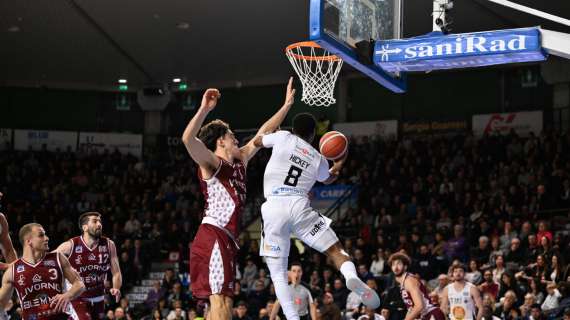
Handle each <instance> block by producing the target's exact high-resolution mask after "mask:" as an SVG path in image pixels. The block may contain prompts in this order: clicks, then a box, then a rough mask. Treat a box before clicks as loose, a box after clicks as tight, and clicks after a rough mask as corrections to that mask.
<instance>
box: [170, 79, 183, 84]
mask: <svg viewBox="0 0 570 320" xmlns="http://www.w3.org/2000/svg"><path fill="white" fill-rule="evenodd" d="M180 81H182V80H181V79H180V78H174V79H172V82H174V83H179V82H180Z"/></svg>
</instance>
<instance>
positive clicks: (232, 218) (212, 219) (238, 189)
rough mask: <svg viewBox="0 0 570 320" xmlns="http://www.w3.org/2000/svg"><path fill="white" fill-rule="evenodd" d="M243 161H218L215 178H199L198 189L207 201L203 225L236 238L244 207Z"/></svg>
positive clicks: (244, 177) (244, 173)
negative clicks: (222, 230) (222, 229)
mask: <svg viewBox="0 0 570 320" xmlns="http://www.w3.org/2000/svg"><path fill="white" fill-rule="evenodd" d="M245 171H246V170H245V166H244V164H243V162H241V161H239V160H235V161H234V163H233V164H232V163H229V162H227V161H226V160H224V159H221V158H220V165H219V166H218V168H217V169H216V172H215V173H214V176H213V177H212V178H210V179H208V180H203V179H202V174H201V171H200V169H199V168H198V177H200V187H201V189H202V193H203V194H204V199H205V200H206V207H205V208H204V218H203V220H202V223H209V224H212V225H215V226H218V227H220V228H224V229H226V230H228V231H229V232H230V233H231V234H232V236H233V237H234V238H235V239H237V237H238V235H239V227H238V226H239V218H240V216H241V212H242V211H243V207H244V205H245V196H246V186H245V183H246V172H245Z"/></svg>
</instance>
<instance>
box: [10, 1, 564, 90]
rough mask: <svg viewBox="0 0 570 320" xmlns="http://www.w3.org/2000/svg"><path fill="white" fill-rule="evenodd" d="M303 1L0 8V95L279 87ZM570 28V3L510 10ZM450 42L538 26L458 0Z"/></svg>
mask: <svg viewBox="0 0 570 320" xmlns="http://www.w3.org/2000/svg"><path fill="white" fill-rule="evenodd" d="M308 2H309V0H162V1H158V0H153V1H151V0H120V1H117V0H55V1H54V0H2V1H0V48H1V49H0V61H1V62H0V64H1V68H0V85H3V86H32V87H35V86H47V87H53V88H77V89H102V90H105V89H111V88H114V87H115V83H116V81H117V79H118V78H121V77H125V78H127V79H128V81H129V84H130V85H131V86H135V87H136V86H140V85H142V84H144V83H149V82H169V81H170V80H171V79H172V78H174V77H185V78H186V79H187V81H188V84H189V85H190V87H191V88H192V87H197V88H202V87H206V86H219V87H228V86H235V85H238V83H240V84H241V85H244V86H250V85H261V84H271V83H283V82H285V80H286V78H287V76H288V75H289V74H290V73H291V72H292V70H291V68H290V66H289V62H288V61H287V60H286V59H285V57H284V55H283V49H284V47H285V46H286V45H287V44H289V43H292V42H296V41H300V40H304V39H306V35H307V33H308V32H307V29H308ZM516 2H517V3H520V4H525V5H529V6H532V7H534V8H536V9H539V10H544V11H546V12H549V13H552V14H556V15H559V16H562V17H565V18H570V1H564V0H556V1H552V0H549V1H535V0H516ZM431 6H432V3H431V1H429V0H406V1H405V20H404V32H405V35H406V36H415V35H420V34H423V33H427V32H429V31H431V17H430V12H431ZM452 16H453V19H454V23H453V25H452V32H468V31H483V30H494V29H500V28H515V27H525V26H534V25H542V26H543V27H545V28H549V29H552V30H558V31H563V32H570V28H566V27H563V26H560V25H557V24H554V23H551V22H548V21H545V20H542V19H540V18H535V17H533V16H530V15H527V14H524V13H520V12H516V11H513V10H511V9H507V8H503V7H500V6H498V5H495V4H493V3H490V2H487V1H485V0H456V1H455V8H454V10H453V12H452Z"/></svg>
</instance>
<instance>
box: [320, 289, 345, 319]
mask: <svg viewBox="0 0 570 320" xmlns="http://www.w3.org/2000/svg"><path fill="white" fill-rule="evenodd" d="M318 308H319V312H318V320H341V312H340V308H339V307H338V306H337V305H336V303H334V298H333V295H332V294H331V293H330V292H327V293H325V294H324V296H323V303H322V305H319V306H318Z"/></svg>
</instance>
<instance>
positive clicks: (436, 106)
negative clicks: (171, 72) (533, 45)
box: [0, 66, 552, 135]
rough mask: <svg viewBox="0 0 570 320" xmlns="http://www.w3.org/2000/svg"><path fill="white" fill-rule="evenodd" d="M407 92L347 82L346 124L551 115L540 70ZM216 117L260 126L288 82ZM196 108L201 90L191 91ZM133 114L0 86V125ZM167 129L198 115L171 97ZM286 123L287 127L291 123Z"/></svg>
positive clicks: (226, 104)
mask: <svg viewBox="0 0 570 320" xmlns="http://www.w3.org/2000/svg"><path fill="white" fill-rule="evenodd" d="M408 80H409V89H408V92H407V93H405V94H394V93H392V92H390V91H388V90H386V89H385V88H383V87H381V86H380V85H378V84H377V83H375V82H373V81H371V80H368V79H353V80H350V81H349V82H348V113H347V118H348V120H349V121H369V120H383V119H398V120H416V119H466V120H468V119H469V117H470V116H471V115H473V114H482V113H490V112H502V111H505V112H509V111H520V110H537V109H542V110H549V109H550V108H551V106H552V87H551V86H549V85H547V84H545V83H544V81H543V80H542V79H541V77H540V68H539V66H523V67H517V68H491V69H478V70H468V71H460V72H459V71H454V72H432V73H427V74H417V75H412V76H409V78H408ZM296 85H297V87H298V88H297V90H298V93H297V99H296V100H297V102H296V103H295V106H294V108H293V110H292V112H291V113H290V114H291V115H294V114H296V113H298V112H312V113H313V114H315V115H316V116H320V115H326V116H327V117H328V118H329V119H331V120H332V121H336V118H337V106H336V105H333V106H330V107H328V108H325V107H309V106H306V105H304V104H303V103H302V102H300V99H301V88H300V86H299V83H297V84H296ZM221 92H222V99H221V100H220V103H219V105H218V107H217V108H216V109H215V111H214V112H212V114H211V116H210V117H211V118H220V119H223V120H226V121H229V122H230V123H231V124H232V126H233V127H234V128H236V129H239V128H254V127H258V126H259V125H260V124H261V123H262V122H263V121H264V120H265V119H267V118H268V117H269V116H271V114H272V113H273V112H275V110H277V108H278V107H279V106H281V104H282V103H283V99H284V95H285V86H284V85H274V86H263V87H249V88H239V89H238V88H227V89H222V90H221ZM189 94H190V95H191V96H192V98H193V99H195V101H196V103H197V104H198V105H199V101H200V99H201V94H202V92H190V93H189ZM129 97H130V99H131V101H132V104H131V108H130V110H129V111H119V110H117V109H116V107H115V101H116V98H117V93H114V92H84V91H65V90H50V89H47V88H0V110H1V115H0V127H4V128H30V129H54V130H81V131H115V132H134V133H142V132H143V129H144V113H143V111H142V110H141V109H140V107H138V106H137V104H136V95H135V94H134V93H131V94H130V95H129ZM164 112H165V114H166V117H165V118H166V121H165V122H166V130H167V131H168V132H166V133H167V134H171V135H177V134H178V133H180V132H181V131H182V130H183V128H184V126H185V125H186V124H187V122H188V121H189V119H190V118H191V116H192V115H193V113H194V111H187V110H182V108H181V107H180V103H179V101H178V100H177V99H174V100H173V101H172V102H171V103H170V105H169V106H168V107H167V109H166V110H165V111H164ZM288 121H289V119H288V120H286V123H289V122H288Z"/></svg>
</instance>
